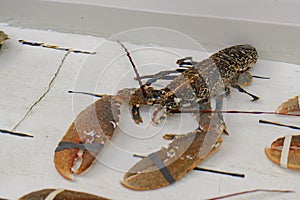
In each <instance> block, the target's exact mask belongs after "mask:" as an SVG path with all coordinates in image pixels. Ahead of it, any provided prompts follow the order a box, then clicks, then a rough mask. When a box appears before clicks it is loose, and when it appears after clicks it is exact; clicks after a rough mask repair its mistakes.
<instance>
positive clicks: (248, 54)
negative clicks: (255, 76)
mask: <svg viewBox="0 0 300 200" xmlns="http://www.w3.org/2000/svg"><path fill="white" fill-rule="evenodd" d="M222 51H223V52H222V53H224V54H227V55H228V56H230V57H232V58H234V62H235V65H236V67H237V70H238V71H239V72H244V71H247V70H249V69H250V68H252V67H253V65H254V64H255V63H256V61H257V58H258V53H257V51H256V49H255V48H254V47H253V46H251V45H249V44H243V45H236V46H232V47H229V48H226V49H224V50H222Z"/></svg>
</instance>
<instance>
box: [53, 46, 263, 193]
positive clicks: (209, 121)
mask: <svg viewBox="0 0 300 200" xmlns="http://www.w3.org/2000/svg"><path fill="white" fill-rule="evenodd" d="M125 50H126V51H127V49H126V48H125ZM127 55H129V53H128V54H127ZM257 58H258V54H257V51H256V49H255V48H254V47H252V46H250V45H236V46H232V47H229V48H225V49H223V50H221V51H219V52H217V53H215V54H213V55H211V56H210V57H209V58H207V59H205V60H203V61H201V62H195V61H193V60H192V58H190V57H186V58H183V59H180V60H178V61H177V64H178V65H179V67H180V68H178V69H176V70H171V71H162V72H159V73H157V74H154V75H150V76H142V77H139V78H140V79H148V80H147V82H146V83H145V84H144V85H142V86H141V87H140V88H137V89H134V88H133V89H132V88H131V89H127V88H126V89H122V90H120V91H119V92H118V93H117V94H116V95H101V98H100V99H99V100H97V101H96V102H95V103H93V104H92V105H90V106H88V107H87V108H86V109H84V110H83V111H82V112H81V113H79V115H78V116H77V117H76V119H75V120H74V122H73V123H72V124H71V126H70V127H69V129H68V131H67V132H66V134H65V136H64V137H63V138H62V140H61V142H60V143H59V144H58V146H57V148H56V150H55V155H54V162H55V166H56V168H57V170H58V172H59V173H60V174H61V175H62V176H63V177H65V178H67V179H72V178H73V175H74V174H76V175H77V174H81V173H82V172H84V171H85V170H87V169H88V168H89V167H90V166H91V165H92V163H93V162H94V160H95V158H96V156H98V154H99V153H100V151H101V149H102V148H103V146H104V145H105V143H106V142H107V141H108V140H110V139H111V137H112V135H113V133H114V130H115V129H116V127H117V126H118V121H119V114H120V111H119V108H120V105H121V104H122V103H128V104H129V105H130V106H132V116H133V119H134V121H135V122H136V123H141V122H142V118H141V116H140V114H139V108H140V106H141V105H143V104H146V105H154V106H156V111H155V112H154V114H153V116H152V120H153V121H154V122H158V121H159V120H160V119H163V118H164V117H165V116H166V115H167V114H169V113H178V112H182V111H184V110H191V109H192V110H197V111H202V110H211V109H212V108H211V98H213V99H215V100H216V105H215V109H216V110H220V109H221V108H222V104H223V98H224V97H227V96H228V95H229V94H230V87H233V88H236V89H238V91H240V92H243V93H246V94H248V95H250V96H251V97H252V100H253V101H254V100H257V99H258V97H257V96H255V95H253V94H251V93H249V92H247V91H246V90H244V89H243V88H242V87H241V86H244V85H249V84H250V83H251V82H252V75H251V74H250V73H249V72H248V70H249V69H251V67H252V66H253V65H254V64H255V63H256V61H257ZM174 73H175V74H178V75H175V76H174V75H172V74H174ZM159 79H164V80H170V79H172V81H171V82H170V83H169V84H168V85H167V86H166V87H165V88H163V89H159V90H158V89H155V88H153V87H151V84H152V83H154V82H155V81H157V80H159ZM160 111H163V114H162V115H161V116H159V117H158V113H159V112H160ZM194 116H195V118H196V120H197V122H198V127H197V129H196V130H195V131H193V132H191V133H187V134H183V135H177V136H176V135H173V136H171V138H172V139H174V140H173V142H171V143H170V144H169V146H168V147H167V148H163V149H161V150H159V151H157V152H155V153H152V154H150V155H149V156H147V157H146V158H144V159H142V160H141V161H140V162H138V163H137V164H136V165H135V166H133V167H132V169H130V170H129V171H128V173H126V174H125V176H124V180H123V182H122V184H123V185H124V186H126V187H128V188H131V189H136V190H147V189H155V188H159V187H163V186H166V185H168V184H171V183H173V182H175V181H176V180H178V179H180V178H181V177H183V176H184V175H185V174H186V173H187V172H188V171H190V170H191V169H193V168H194V167H195V166H196V165H198V164H199V162H201V161H202V160H204V159H205V158H206V157H207V156H209V155H210V154H212V153H213V152H214V151H215V150H216V149H217V148H218V147H219V146H220V144H221V142H222V139H221V134H222V133H227V131H226V128H225V123H224V121H223V116H222V114H221V113H218V114H211V113H201V112H195V113H194ZM157 118H158V119H157ZM169 136H170V135H169ZM172 152H173V153H174V155H176V156H173V157H170V155H171V154H173V153H172ZM75 166H79V167H75ZM151 179H155V180H156V181H155V182H157V184H156V185H155V182H153V183H154V184H153V183H150V182H151ZM157 179H159V181H157ZM143 183H144V184H143Z"/></svg>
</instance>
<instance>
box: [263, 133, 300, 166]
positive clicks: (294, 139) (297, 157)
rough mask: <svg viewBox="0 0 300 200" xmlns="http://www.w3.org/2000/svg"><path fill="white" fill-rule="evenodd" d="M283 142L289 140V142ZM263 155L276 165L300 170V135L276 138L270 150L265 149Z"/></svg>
mask: <svg viewBox="0 0 300 200" xmlns="http://www.w3.org/2000/svg"><path fill="white" fill-rule="evenodd" d="M285 140H289V142H286V141H285ZM285 145H288V146H285ZM284 151H286V153H284ZM265 153H266V155H267V157H268V158H269V159H270V160H271V161H273V162H274V163H276V164H277V165H280V166H282V167H287V168H290V169H297V170H300V135H293V136H286V137H281V138H278V139H277V140H275V141H274V142H273V143H272V144H271V148H265ZM285 154H286V155H285ZM284 159H286V161H284ZM284 162H286V163H284Z"/></svg>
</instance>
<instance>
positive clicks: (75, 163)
mask: <svg viewBox="0 0 300 200" xmlns="http://www.w3.org/2000/svg"><path fill="white" fill-rule="evenodd" d="M119 107H120V104H119V102H118V101H115V99H114V96H111V95H105V96H103V97H102V98H101V99H99V100H97V101H96V102H94V103H93V104H91V105H90V106H88V107H87V108H85V109H84V110H83V111H82V112H81V113H79V115H78V116H77V117H76V119H75V121H74V122H73V123H72V124H71V126H70V127H69V129H68V131H67V132H66V134H65V135H64V137H63V138H62V140H61V142H60V143H59V144H58V146H57V148H56V150H55V154H54V163H55V167H56V169H57V171H58V172H59V173H60V174H61V175H62V176H63V177H64V178H66V179H69V180H72V179H74V174H75V175H78V174H81V173H82V172H84V171H86V170H87V169H88V168H89V167H90V166H91V165H92V164H93V162H94V161H95V158H96V157H97V156H98V154H99V153H100V151H101V149H103V147H104V145H105V143H107V141H108V140H110V139H111V137H112V135H113V133H114V130H115V128H116V127H117V123H118V120H119V114H120V111H119Z"/></svg>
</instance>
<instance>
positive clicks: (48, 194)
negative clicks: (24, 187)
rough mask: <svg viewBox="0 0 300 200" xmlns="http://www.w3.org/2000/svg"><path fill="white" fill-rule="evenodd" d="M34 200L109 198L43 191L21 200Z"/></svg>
mask: <svg viewBox="0 0 300 200" xmlns="http://www.w3.org/2000/svg"><path fill="white" fill-rule="evenodd" d="M33 199H47V200H53V199H55V200H64V199H73V200H82V199H85V200H107V198H104V197H100V196H96V195H92V194H87V193H82V192H77V191H71V190H64V189H43V190H39V191H35V192H31V193H29V194H27V195H24V196H23V197H21V198H20V199H19V200H33Z"/></svg>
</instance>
